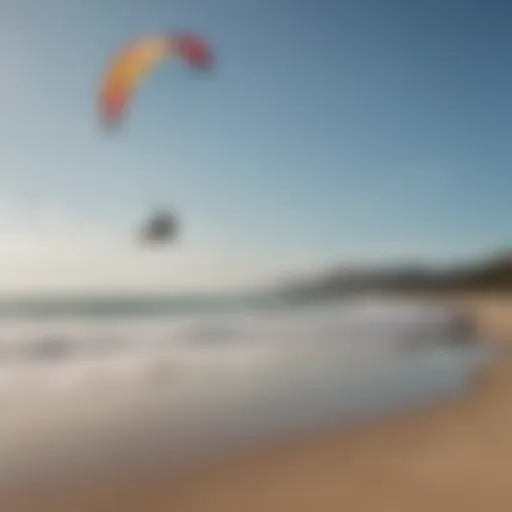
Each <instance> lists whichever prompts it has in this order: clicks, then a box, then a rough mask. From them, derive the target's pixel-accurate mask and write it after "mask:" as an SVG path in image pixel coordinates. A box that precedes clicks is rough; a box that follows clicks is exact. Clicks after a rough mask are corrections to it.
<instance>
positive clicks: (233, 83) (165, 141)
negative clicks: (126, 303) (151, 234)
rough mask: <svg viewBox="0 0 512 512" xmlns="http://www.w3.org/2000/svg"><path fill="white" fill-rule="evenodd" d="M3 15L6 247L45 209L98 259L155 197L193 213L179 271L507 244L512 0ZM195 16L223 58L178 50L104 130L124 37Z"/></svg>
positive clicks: (65, 8) (233, 3) (176, 26)
mask: <svg viewBox="0 0 512 512" xmlns="http://www.w3.org/2000/svg"><path fill="white" fill-rule="evenodd" d="M1 10H2V11H1V16H0V65H1V66H2V69H3V71H4V72H3V76H2V80H1V82H0V108H1V111H2V113H3V116H2V118H0V198H1V200H2V201H3V203H5V204H6V205H7V206H5V208H7V209H8V210H9V211H10V212H11V216H10V217H9V218H12V219H15V220H13V221H12V225H11V226H10V231H9V233H10V235H9V237H10V238H9V237H7V236H6V237H4V249H5V250H4V254H7V252H8V249H6V247H7V241H9V247H10V248H12V247H13V245H16V243H18V242H16V240H17V239H16V236H17V235H16V233H19V232H20V231H23V233H24V235H23V236H24V238H23V240H24V241H23V244H25V245H24V246H23V247H25V249H24V250H26V251H28V252H27V253H26V254H27V255H26V256H25V259H27V260H28V259H30V255H32V257H33V255H34V254H37V251H38V249H37V247H39V246H40V245H41V243H42V242H41V240H42V239H41V237H42V235H41V232H42V231H41V230H42V228H41V218H43V217H44V216H45V215H46V217H48V218H49V219H50V220H48V221H47V224H48V223H49V224H48V225H47V226H46V228H45V229H46V231H45V233H47V234H48V233H49V235H48V236H50V235H51V236H52V237H53V238H52V240H54V239H55V238H59V237H60V238H59V244H60V245H51V244H50V243H49V242H48V241H47V238H45V244H46V246H45V247H47V252H50V253H51V252H52V251H57V248H58V247H59V248H60V249H59V250H60V252H61V253H62V252H63V251H62V247H63V246H64V245H66V244H68V246H67V247H69V248H70V249H69V251H68V253H70V254H75V255H76V254H77V253H78V252H79V248H78V246H77V245H76V242H77V241H76V239H74V242H72V241H71V238H70V237H72V236H75V238H76V236H77V235H76V233H78V232H79V230H78V228H77V226H81V227H82V228H83V229H85V230H86V231H87V233H88V235H87V236H88V238H86V237H85V236H82V237H81V238H80V237H79V238H80V240H81V242H80V243H82V244H83V245H86V244H85V242H84V241H85V240H87V244H89V251H90V253H91V254H92V253H94V252H98V251H99V250H100V249H99V247H100V245H97V246H94V245H93V239H94V236H95V235H94V233H96V232H98V233H100V234H101V235H98V236H97V237H96V238H98V239H99V238H101V239H102V240H105V239H108V238H109V237H114V238H116V237H118V238H119V239H121V238H123V237H124V239H127V238H129V236H130V234H131V232H132V230H133V229H134V227H136V226H137V223H138V222H140V219H141V218H143V216H144V215H145V214H146V213H148V212H149V211H151V208H152V207H153V206H154V205H155V204H159V203H164V204H171V205H173V206H175V207H176V208H177V209H178V210H179V212H180V213H181V215H182V218H183V222H184V233H183V239H182V241H181V246H180V248H179V250H180V251H181V252H180V254H181V256H180V257H181V258H182V259H183V261H182V263H181V264H182V265H183V267H180V268H182V272H181V273H183V272H185V268H186V266H187V263H186V262H187V261H189V260H190V258H195V259H196V260H197V265H198V266H201V265H202V262H204V261H205V260H207V259H208V258H209V255H210V253H211V254H213V253H215V254H216V257H218V259H219V262H220V261H221V260H222V259H223V257H224V256H222V255H225V256H226V257H228V256H229V258H228V259H229V264H228V263H225V264H226V265H227V266H230V267H231V266H232V265H233V264H234V263H233V262H235V261H236V262H238V263H239V264H240V265H241V264H242V263H241V262H243V261H248V260H251V262H252V263H251V265H252V266H251V267H250V268H249V267H247V268H245V267H244V268H245V269H244V270H243V272H242V273H243V274H246V273H251V272H253V271H255V269H256V268H258V269H259V270H258V272H260V273H261V272H263V269H264V267H265V268H267V267H268V268H270V267H272V269H273V270H275V269H276V268H277V267H276V266H275V265H274V266H272V264H271V262H272V261H274V262H279V265H282V266H286V265H287V264H290V265H292V264H295V263H296V264H298V265H299V266H300V265H303V266H311V265H312V266H314V265H315V264H324V263H333V262H336V261H345V260H350V261H357V260H359V259H366V258H368V259H373V260H375V259H378V258H381V257H382V258H385V257H393V256H396V255H398V256H400V255H419V256H425V257H426V258H430V259H441V260H442V259H449V258H451V257H454V256H459V255H468V256H471V255H473V254H478V253H480V252H485V251H486V250H492V249H493V248H495V247H499V246H503V245H507V244H510V241H511V238H512V236H511V234H510V224H511V222H510V221H511V219H512V202H510V201H509V198H508V195H509V190H510V189H511V188H512V187H511V186H512V172H511V163H512V157H511V155H512V150H511V148H512V144H511V136H512V129H511V119H512V115H511V114H512V103H511V98H512V95H511V91H512V73H511V69H512V32H511V31H510V26H511V22H512V5H509V4H508V3H507V2H504V1H484V0H482V1H476V0H460V1H459V0H444V1H441V0H429V1H428V2H426V1H420V0H407V1H406V0H390V1H384V0H332V1H331V0H315V1H313V0H311V1H305V0H293V1H292V0H179V1H178V0H168V1H162V0H144V1H142V0H140V1H130V0H88V1H87V2H84V1H82V0H80V1H79V0H45V1H44V2H42V1H40V0H7V1H5V0H4V2H3V5H2V8H1ZM183 29H185V30H190V31H192V32H197V33H199V34H201V35H203V36H204V37H205V38H206V39H208V40H209V41H211V43H212V45H213V46H214V48H215V50H216V54H217V60H218V65H217V68H216V69H215V71H214V72H213V73H212V74H211V75H210V76H205V77H197V76H195V75H194V73H192V72H190V71H189V70H187V69H186V68H185V67H183V66H181V65H180V64H179V63H177V62H169V64H168V65H165V66H163V67H162V68H160V69H159V70H158V71H157V72H156V73H155V74H154V75H153V76H152V77H150V79H149V80H148V81H147V82H146V83H145V84H144V85H143V87H142V88H141V89H140V91H139V93H138V94H137V96H136V97H135V98H134V101H133V104H132V107H131V109H130V113H129V116H128V118H127V120H126V124H125V126H124V128H123V130H122V131H121V132H120V133H117V134H107V133H105V132H104V131H102V130H101V129H100V128H99V125H98V121H97V118H96V113H97V112H96V105H95V91H96V89H97V87H98V81H99V78H100V76H101V72H102V71H103V69H104V67H105V65H106V63H107V61H108V58H109V56H110V55H111V54H112V52H113V51H115V50H116V49H117V48H118V47H119V46H120V45H122V44H123V43H124V42H125V41H126V40H127V39H129V38H131V37H133V36H138V35H143V34H151V33H155V32H156V33H158V32H160V31H172V30H183ZM13 212H14V213H13ZM48 212H50V213H48ZM56 217H58V218H59V222H60V224H59V226H61V227H60V228H59V229H60V231H59V232H58V233H57V230H55V233H53V234H52V227H51V222H55V218H56ZM52 219H53V220H52ZM0 220H1V219H0ZM3 222H4V224H5V223H6V220H5V218H4V220H3ZM73 223H74V224H73ZM62 225H66V226H68V227H67V228H66V229H67V231H66V229H64V228H62ZM70 226H71V227H70ZM84 226H85V227H84ZM14 227H16V229H14ZM4 229H5V230H7V228H6V227H5V226H4ZM6 232H7V231H5V233H6ZM45 236H46V235H45ZM31 237H32V238H31ZM66 237H68V238H67V239H66V240H67V242H66V241H65V240H64V239H65V238H66ZM102 237H103V238H102ZM30 240H32V242H30ZM95 240H96V239H95ZM96 242H97V240H96ZM31 243H32V245H30V244H31ZM52 243H53V242H52ZM97 243H98V244H99V242H97ZM119 243H120V244H121V243H122V242H119ZM23 244H22V245H23ZM48 244H49V245H48ZM73 244H75V245H73ZM28 247H31V248H30V249H29V248H28ZM73 247H75V248H76V250H75V251H74V252H73V250H72V248H73ZM80 247H81V246H80ZM92 247H95V250H94V251H93V250H92ZM102 247H103V249H104V250H105V251H106V250H107V249H106V246H102ZM0 249H1V246H0ZM96 249H97V250H96ZM125 249H126V251H128V249H127V248H126V247H125ZM20 250H21V249H20ZM6 251H7V252H6ZM34 251H35V252H34ZM64 252H66V251H64ZM120 254H121V253H116V258H119V257H120ZM126 254H127V253H126ZM132 256H133V255H132ZM76 257H78V256H76ZM133 257H135V256H133ZM159 257H160V256H159ZM173 257H177V256H173ZM201 258H202V259H201ZM48 259H49V260H50V259H51V258H48ZM134 261H135V260H134ZM227 261H228V260H225V262H227ZM139 263H140V262H139ZM133 264H134V265H135V263H133ZM219 264H220V263H219ZM82 265H85V263H82ZM98 265H99V264H98ZM162 265H165V263H162ZM269 265H270V266H269ZM276 265H277V263H276ZM279 265H278V266H279ZM112 266H115V265H114V263H112ZM242 266H243V265H242ZM292 266H293V265H292ZM71 267H73V265H71ZM71 267H70V268H71ZM274 267H275V268H274ZM73 268H75V269H76V271H77V272H78V270H77V269H79V268H82V267H80V265H78V266H76V265H75V267H73ZM194 268H195V267H194ZM283 268H284V267H283ZM251 269H252V270H251ZM82 270H83V268H82ZM20 272H21V271H20ZM24 272H25V275H28V274H26V271H24ZM33 272H35V273H37V271H36V270H33ZM45 272H46V271H45ZM70 272H71V270H70ZM105 272H107V271H106V270H105ZM127 272H128V271H127ZM189 272H191V273H192V274H194V273H195V274H196V275H197V269H196V270H192V269H189ZM212 272H218V270H215V271H214V270H212ZM97 273H99V274H101V269H100V266H98V267H97ZM132 273H133V272H131V271H130V272H128V274H132ZM256 273H257V272H256ZM263 273H264V272H263ZM82 274H83V272H82ZM20 275H21V274H20ZM30 275H32V274H30ZM24 279H25V282H26V283H28V281H27V279H28V278H27V277H26V278H24ZM118 281H119V282H121V281H122V276H121V274H119V276H118ZM171 281H172V279H171ZM171 281H169V282H171ZM76 282H78V281H76ZM48 283H49V284H51V283H50V281H48ZM1 285H2V283H0V286H1ZM27 285H28V284H27Z"/></svg>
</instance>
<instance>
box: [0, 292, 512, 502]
mask: <svg viewBox="0 0 512 512" xmlns="http://www.w3.org/2000/svg"><path fill="white" fill-rule="evenodd" d="M450 300H454V301H456V302H458V303H462V304H464V306H466V307H467V308H468V309H469V310H471V311H472V312H474V314H475V317H476V318H477V320H478V324H479V326H480V329H481V330H482V332H483V333H485V335H486V337H489V338H492V339H493V340H496V342H498V343H502V344H504V346H506V345H507V344H510V345H512V298H502V297H463V298H460V297H456V298H454V299H450ZM511 370H512V362H511V361H510V359H509V358H505V357H504V358H502V359H500V360H499V361H498V362H496V363H495V364H494V366H493V368H492V370H490V371H489V372H487V373H486V374H485V375H482V376H481V378H480V380H479V382H478V384H477V386H476V388H475V390H474V391H473V392H472V393H470V394H469V395H468V396H467V397H464V398H463V399H460V400H457V401H456V402H453V403H448V404H446V403H445V404H443V405H440V406H435V407H431V408H429V409H428V410H422V411H421V412H417V413H408V414H407V415H401V416H397V417H393V418H390V419H386V420H382V421H379V422H378V423H373V424H368V425H365V426H358V427H352V428H350V429H347V428H344V429H340V430H338V431H334V432H325V433H323V434H321V435H317V436H314V437H312V438H311V437H310V438H307V439H300V440H295V441H289V442H287V443H286V444H283V443H282V444H279V445H274V446H271V447H269V446H267V447H264V448H259V449H254V450H252V451H250V452H245V453H243V454H238V455H232V456H230V457H229V458H227V457H226V458H225V459H223V460H220V461H217V462H215V463H213V464H211V465H210V466H209V467H207V468H203V469H201V470H196V471H194V472H191V473H190V474H187V475H183V476H182V477H181V478H180V480H179V481H177V480H176V479H174V478H171V477H170V476H169V474H168V472H166V470H165V469H162V470H160V471H158V472H153V473H151V474H146V475H139V477H138V479H137V481H131V482H129V483H127V482H123V483H115V482H105V483H104V485H102V486H98V485H95V486H94V487H91V486H90V485H88V484H87V482H77V483H76V488H73V489H70V490H69V492H66V493H59V494H58V495H56V494H53V493H48V494H44V493H42V492H41V493H39V492H36V491H34V493H31V494H30V495H25V496H23V497H20V498H19V500H17V501H16V502H15V503H13V502H12V501H9V502H7V501H6V500H5V499H2V497H1V496H0V510H1V511H2V512H11V511H12V512H23V511H41V512H43V511H48V512H50V511H51V512H59V511H66V512H67V511H73V512H81V511H94V512H102V511H117V510H119V511H123V512H124V511H126V512H129V511H141V512H142V511H144V512H153V511H155V512H159V511H162V512H163V511H170V510H172V511H173V512H181V511H183V512H196V511H197V512H207V511H212V512H213V511H219V512H220V511H222V512H228V511H233V512H235V511H237V512H238V511H242V510H244V511H247V512H251V511H261V510H265V511H266V512H274V511H275V512H285V511H288V510H289V511H292V510H293V511H294V512H300V511H317V510H321V511H323V512H330V511H333V512H338V511H340V510H350V511H351V512H354V511H370V510H375V511H378V512H386V511H390V512H401V511H408V512H409V511H412V510H414V511H418V512H421V511H423V510H425V511H427V510H428V511H429V512H431V511H432V510H434V509H436V510H440V511H445V510H446V511H451V512H453V511H459V510H460V511H462V510H464V511H465V512H471V511H479V512H480V511H482V510H484V507H490V508H492V510H494V511H498V512H499V511H502V510H503V511H508V510H509V509H510V506H511V503H512V487H511V485H510V483H511V475H512V406H511V404H510V400H511V397H512V371H511Z"/></svg>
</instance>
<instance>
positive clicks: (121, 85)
mask: <svg viewBox="0 0 512 512" xmlns="http://www.w3.org/2000/svg"><path fill="white" fill-rule="evenodd" d="M167 57H178V58H180V59H182V60H183V61H185V62H187V63H188V64H189V65H190V66H191V67H193V68H197V69H208V68H210V67H211V65H212V63H213V55H212V53H211V50H210V48H209V46H208V45H207V44H206V43H205V42H204V41H202V40H201V39H200V38H198V37H195V36H188V35H175V36H169V35H167V36H155V37H145V38H140V39H137V40H135V41H132V42H131V43H129V44H128V45H127V46H126V47H125V48H123V49H122V50H121V51H119V52H118V53H117V54H116V55H115V56H114V58H113V59H112V62H111V63H110V65H109V67H108V69H107V72H106V75H105V76H104V78H103V80H102V82H101V86H100V93H99V107H100V115H101V119H102V122H103V123H104V124H106V125H108V126H117V125H119V124H120V122H121V120H122V117H123V113H124V111H125V108H126V106H127V104H128V103H129V101H130V98H131V97H132V95H133V93H134V90H135V88H136V87H137V86H138V85H139V84H140V83H141V82H142V80H143V79H144V78H145V77H146V76H147V75H148V74H149V73H150V72H151V71H153V70H154V69H155V68H156V67H157V66H158V65H159V64H161V63H162V62H163V61H164V60H165V59H166V58H167Z"/></svg>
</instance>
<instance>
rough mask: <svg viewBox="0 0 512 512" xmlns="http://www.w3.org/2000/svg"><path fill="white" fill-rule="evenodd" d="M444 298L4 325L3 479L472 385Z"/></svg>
mask: <svg viewBox="0 0 512 512" xmlns="http://www.w3.org/2000/svg"><path fill="white" fill-rule="evenodd" d="M448 321H449V319H446V320H445V319H443V312H442V311H439V310H429V311H427V310H424V309H423V310H422V309H417V308H416V309H414V308H405V309H404V308H397V307H396V306H393V307H392V308H391V309H390V308H388V307H385V308H382V307H380V306H379V305H368V304H361V303H358V304H344V305H335V306H329V307H326V308H323V309H318V308H315V309H314V310H307V309H300V310H289V311H274V312H269V311H267V312H265V313H262V312H260V313H254V312H252V313H251V312H247V311H246V312H244V313H242V312H240V313H226V314H221V315H213V316H212V315H198V314H195V315H192V314H190V315H188V316H181V317H179V318H176V317H174V318H168V317H154V318H142V317H134V318H107V319H105V318H104V319H101V320H100V319H98V318H95V319H94V320H93V319H90V318H89V319H87V320H84V319H83V318H53V319H45V320H41V319H39V320H34V319H13V320H10V321H8V322H7V321H6V322H4V323H3V324H2V326H1V327H0V364H1V366H0V405H1V407H2V417H1V418H0V486H2V487H3V488H4V489H5V488H8V487H9V486H10V485H14V484H15V483H20V482H25V483H27V482H31V481H32V482H36V481H43V480H49V479H52V478H54V479H61V478H63V477H64V476H67V477H69V478H74V477H75V476H76V475H78V474H85V473H87V472H88V473H89V474H92V473H95V474H96V475H99V474H102V472H112V471H120V469H121V468H123V469H124V470H128V469H129V468H137V470H139V471H140V470H141V468H142V467H146V466H150V465H152V464H157V463H159V461H163V460H166V461H171V462H172V463H173V464H175V465H176V467H178V466H179V465H180V464H182V463H185V461H187V460H192V459H194V458H196V457H203V456H205V455H206V454H209V453H211V452H215V451H218V450H220V449H223V448H224V447H226V446H228V445H231V446H234V445H240V444H244V443H248V442H251V441H253V440H256V439H264V438H269V437H276V436H283V435H290V434H291V433H293V432H298V431H307V430H310V429H315V428H319V427H324V426H329V425H333V426H334V425H341V424H344V423H349V422H354V421H359V420H362V419H365V418H371V417H377V416H379V415H383V414H389V413H391V412H393V411H397V410H404V409H408V408H411V407H415V406H420V405H421V404H424V403H429V402H433V401H437V400H443V399H448V398H450V397H453V396H456V395H458V394H460V393H463V392H465V391H468V390H469V389H470V387H469V386H470V383H471V382H472V377H473V376H474V374H475V373H476V372H478V371H479V369H481V368H483V367H484V366H485V365H486V364H487V363H488V361H489V358H490V356H491V354H490V352H489V350H488V349H484V348H483V347H481V346H480V345H478V344H474V345H466V346H462V345H460V344H459V345H457V343H455V344H454V343H452V342H453V341H454V340H453V339H450V336H449V331H447V330H446V327H445V324H447V323H448Z"/></svg>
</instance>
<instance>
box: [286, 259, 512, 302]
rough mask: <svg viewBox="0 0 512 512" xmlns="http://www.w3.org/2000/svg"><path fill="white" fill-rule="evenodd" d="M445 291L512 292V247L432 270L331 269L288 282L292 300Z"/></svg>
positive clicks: (413, 267) (416, 267)
mask: <svg viewBox="0 0 512 512" xmlns="http://www.w3.org/2000/svg"><path fill="white" fill-rule="evenodd" d="M380 291H382V292H387V293H389V292H392V293H443V292H477V291H480V292H504V293H506V292H508V293H510V292H512V251H502V252H501V253H499V254H497V255H494V256H492V257H488V258H486V259H482V260H480V261H477V262H474V263H471V264H455V265H452V266H450V267H449V268H443V269H436V270H433V269H431V268H429V267H427V266H424V265H410V264H408V265H393V266H388V267H386V268H383V267H379V268H375V267H372V268H365V269H352V270H347V269H343V270H331V271H329V272H325V273H324V274H323V275H321V276H318V277H316V278H312V279H304V280H302V281H300V282H299V281H297V282H294V283H290V284H289V285H288V286H285V289H284V290H283V294H284V296H285V297H287V298H288V299H291V300H297V301H309V300H316V299H329V298H337V297H342V296H345V295H347V294H351V293H355V292H380Z"/></svg>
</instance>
